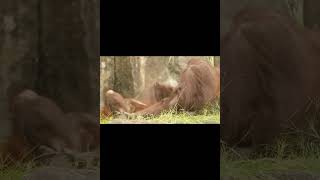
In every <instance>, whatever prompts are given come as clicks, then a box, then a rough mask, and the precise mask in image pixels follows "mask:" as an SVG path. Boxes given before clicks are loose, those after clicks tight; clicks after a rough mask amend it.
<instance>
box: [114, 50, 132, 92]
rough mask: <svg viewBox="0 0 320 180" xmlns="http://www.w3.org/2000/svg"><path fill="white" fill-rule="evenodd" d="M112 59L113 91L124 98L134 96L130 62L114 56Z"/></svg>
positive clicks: (123, 57)
mask: <svg viewBox="0 0 320 180" xmlns="http://www.w3.org/2000/svg"><path fill="white" fill-rule="evenodd" d="M113 59H114V82H113V88H114V90H115V91H117V92H119V93H120V94H123V95H124V96H126V97H132V96H133V95H134V84H133V82H134V81H133V80H134V79H133V74H132V65H131V61H130V60H129V59H128V57H126V56H116V57H114V58H113Z"/></svg>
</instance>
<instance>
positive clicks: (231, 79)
mask: <svg viewBox="0 0 320 180" xmlns="http://www.w3.org/2000/svg"><path fill="white" fill-rule="evenodd" d="M314 35H315V34H311V33H310V31H309V30H306V29H303V28H302V27H300V26H298V25H296V23H295V22H293V21H292V20H290V19H288V18H287V17H285V16H282V15H280V14H277V13H275V12H272V11H268V10H265V9H246V10H244V11H242V12H240V13H239V14H238V15H237V16H236V18H235V20H234V22H233V25H232V26H231V29H230V31H229V32H228V33H227V34H226V37H225V38H224V39H223V41H222V43H221V58H222V59H223V65H224V72H225V75H224V77H223V78H222V80H223V84H224V86H225V87H224V88H223V93H222V97H221V99H222V101H221V109H222V112H221V116H222V120H221V137H222V140H224V141H225V142H226V143H228V144H232V145H234V144H239V143H242V144H248V143H249V144H254V145H259V144H269V143H272V142H274V140H275V138H276V137H278V135H279V133H280V132H283V131H284V130H286V129H287V128H290V126H292V125H294V126H296V127H298V128H304V127H305V126H307V124H308V123H307V121H306V120H305V116H306V113H305V110H306V109H305V107H306V106H307V105H308V104H309V103H310V100H309V98H314V97H319V96H320V74H319V67H320V61H319V59H320V51H319V50H320V43H319V42H320V41H319V40H316V39H314V38H311V37H312V36H314Z"/></svg>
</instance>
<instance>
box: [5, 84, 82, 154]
mask: <svg viewBox="0 0 320 180" xmlns="http://www.w3.org/2000/svg"><path fill="white" fill-rule="evenodd" d="M11 103H12V114H13V134H12V136H13V137H16V138H18V139H21V140H23V141H25V142H26V144H27V145H28V146H29V145H30V146H31V147H34V146H36V145H43V146H47V147H50V148H52V149H54V150H56V151H69V150H72V151H78V150H80V143H79V141H80V140H79V137H78V134H76V130H75V126H74V124H73V123H72V122H71V121H68V120H67V119H66V118H65V114H64V113H63V112H62V110H61V109H60V108H59V107H58V106H57V105H56V104H55V103H54V102H53V101H51V100H50V99H48V98H45V97H42V96H39V95H38V94H36V93H35V92H33V91H32V90H24V91H22V92H21V93H19V94H18V95H17V96H15V97H14V98H13V100H12V102H11ZM9 144H11V145H12V147H9V149H10V148H15V146H16V145H17V144H16V143H11V142H10V143H9ZM27 148H28V147H27ZM22 149H23V148H22Z"/></svg>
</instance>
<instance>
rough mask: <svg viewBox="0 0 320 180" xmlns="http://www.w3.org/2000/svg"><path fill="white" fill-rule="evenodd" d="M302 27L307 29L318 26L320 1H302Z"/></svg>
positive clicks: (319, 24)
mask: <svg viewBox="0 0 320 180" xmlns="http://www.w3.org/2000/svg"><path fill="white" fill-rule="evenodd" d="M304 25H305V26H306V27H309V28H315V27H316V28H319V26H320V1H319V0H304Z"/></svg>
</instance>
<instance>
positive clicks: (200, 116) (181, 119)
mask: <svg viewBox="0 0 320 180" xmlns="http://www.w3.org/2000/svg"><path fill="white" fill-rule="evenodd" d="M111 121H120V122H124V123H138V124H142V123H146V124H220V112H219V107H218V106H216V107H214V108H206V109H204V110H202V111H201V112H199V113H189V112H184V111H182V112H178V113H177V112H176V111H174V110H169V111H166V112H163V113H162V114H160V115H159V116H148V117H145V116H129V117H114V118H112V117H111V118H106V117H101V118H100V124H108V123H110V122H111Z"/></svg>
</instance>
